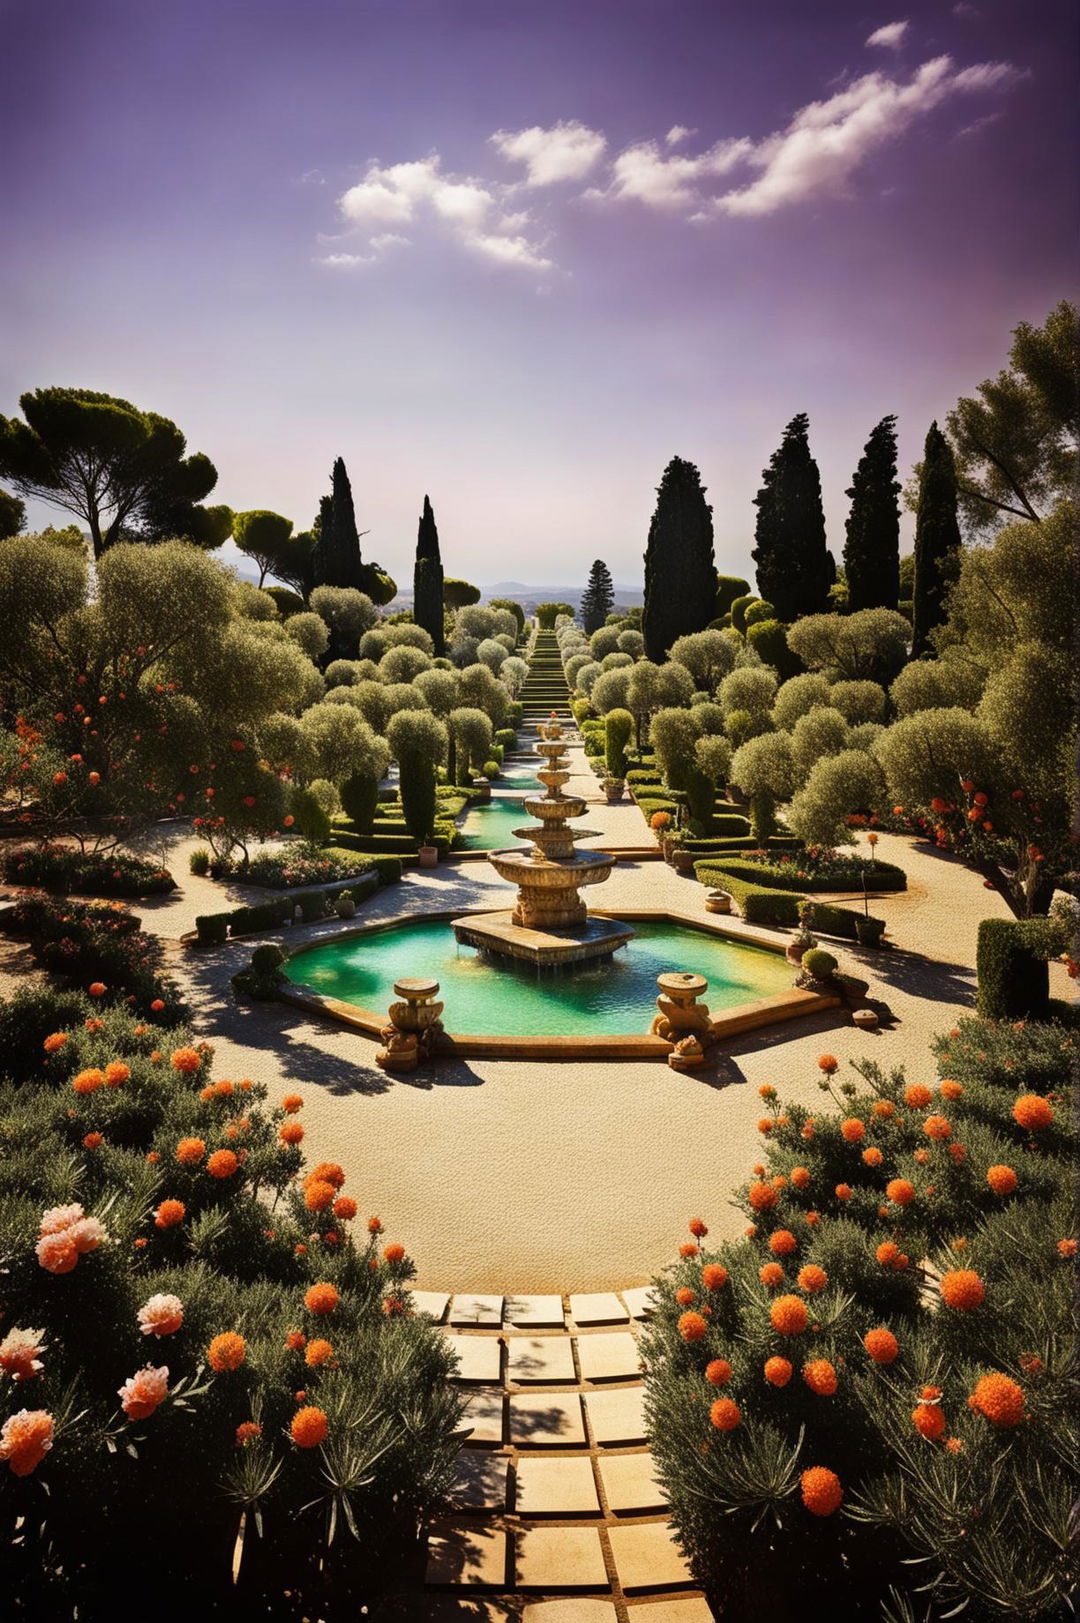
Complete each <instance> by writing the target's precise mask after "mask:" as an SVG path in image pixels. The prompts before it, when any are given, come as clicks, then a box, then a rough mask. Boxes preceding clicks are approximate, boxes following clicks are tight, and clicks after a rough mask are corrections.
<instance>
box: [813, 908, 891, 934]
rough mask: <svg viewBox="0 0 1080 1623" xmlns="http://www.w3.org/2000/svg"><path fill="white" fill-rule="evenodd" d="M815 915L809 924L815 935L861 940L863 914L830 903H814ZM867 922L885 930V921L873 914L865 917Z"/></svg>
mask: <svg viewBox="0 0 1080 1623" xmlns="http://www.w3.org/2000/svg"><path fill="white" fill-rule="evenodd" d="M812 906H813V909H814V911H813V915H812V917H811V918H810V919H809V921H808V923H807V928H808V929H809V930H811V931H813V933H814V934H815V935H817V934H820V935H838V936H843V938H844V939H845V940H846V941H857V940H858V939H859V927H858V920H859V919H861V918H863V917H864V915H863V914H862V913H856V912H853V910H852V909H851V908H850V907H833V906H832V905H831V904H830V903H829V902H814V903H813V904H812ZM865 917H866V918H867V922H868V923H869V924H871V925H876V926H877V927H878V929H879V931H880V930H884V928H885V920H884V919H876V918H875V917H874V915H873V914H872V913H870V914H868V915H865Z"/></svg>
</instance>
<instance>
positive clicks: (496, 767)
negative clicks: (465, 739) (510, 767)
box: [484, 761, 502, 780]
mask: <svg viewBox="0 0 1080 1623" xmlns="http://www.w3.org/2000/svg"><path fill="white" fill-rule="evenodd" d="M501 771H502V767H501V765H500V763H499V762H498V761H485V762H484V776H485V778H488V779H489V780H490V779H491V778H497V777H498V776H499V773H500V772H501Z"/></svg>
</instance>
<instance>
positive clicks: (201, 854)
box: [188, 845, 210, 879]
mask: <svg viewBox="0 0 1080 1623" xmlns="http://www.w3.org/2000/svg"><path fill="white" fill-rule="evenodd" d="M188 869H189V870H190V872H191V873H193V874H195V875H196V877H197V878H199V879H201V878H202V877H203V876H204V875H205V874H208V873H209V872H210V852H209V851H208V850H207V849H206V846H205V845H200V846H198V847H197V848H196V849H195V850H194V851H192V853H191V855H190V856H189V857H188Z"/></svg>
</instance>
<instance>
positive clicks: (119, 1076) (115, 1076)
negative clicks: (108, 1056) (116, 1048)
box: [105, 1059, 131, 1088]
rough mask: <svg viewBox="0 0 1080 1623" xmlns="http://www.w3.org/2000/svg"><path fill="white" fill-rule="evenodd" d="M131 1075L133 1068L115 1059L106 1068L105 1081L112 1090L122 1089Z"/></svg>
mask: <svg viewBox="0 0 1080 1623" xmlns="http://www.w3.org/2000/svg"><path fill="white" fill-rule="evenodd" d="M130 1075H131V1066H130V1065H125V1064H124V1063H123V1061H122V1060H118V1059H114V1060H112V1061H110V1063H109V1064H108V1065H106V1067H105V1081H106V1083H107V1084H108V1086H109V1087H110V1088H119V1087H121V1086H122V1085H123V1084H124V1083H125V1082H126V1081H127V1080H128V1078H129V1077H130Z"/></svg>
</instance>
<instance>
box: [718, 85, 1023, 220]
mask: <svg viewBox="0 0 1080 1623" xmlns="http://www.w3.org/2000/svg"><path fill="white" fill-rule="evenodd" d="M1015 77H1016V70H1015V69H1014V68H1012V67H1010V66H1009V64H1008V63H1005V62H982V63H979V64H977V65H976V66H975V67H971V68H964V69H962V70H961V71H960V72H956V71H955V70H954V68H953V63H952V59H951V58H950V57H947V56H939V57H936V58H934V60H933V61H930V62H924V63H923V65H922V67H920V68H919V69H917V71H916V72H915V73H914V74H913V75H912V77H911V79H910V80H909V81H908V82H907V83H906V84H904V83H901V82H899V81H897V80H893V79H889V78H887V77H886V76H885V75H884V74H880V73H868V74H864V75H863V77H862V78H860V79H856V80H854V81H853V82H852V83H851V84H850V85H848V86H846V87H845V88H844V89H843V90H841V91H838V92H837V94H836V95H835V96H831V97H829V99H828V100H827V101H820V102H811V103H810V104H809V105H808V106H806V107H803V108H801V109H800V110H799V112H797V113H796V114H795V116H794V118H793V119H792V121H791V123H790V124H789V125H788V126H787V128H786V129H785V130H782V131H780V132H778V133H777V134H776V135H772V136H769V137H768V138H767V139H766V140H764V141H761V142H759V143H758V144H757V146H756V147H755V149H754V152H753V154H752V156H751V159H750V162H751V163H752V164H753V166H754V167H756V168H759V169H760V170H761V171H762V173H761V175H760V177H759V178H758V179H757V180H754V181H752V182H751V184H750V185H749V186H744V187H742V188H740V189H739V190H736V191H731V192H728V193H726V194H725V195H724V196H722V197H718V198H716V199H715V201H714V203H713V207H714V209H715V210H716V211H718V212H721V213H724V214H743V215H763V214H772V213H775V211H776V210H777V209H780V208H784V207H785V206H787V205H788V204H792V203H801V202H805V201H806V200H807V199H809V198H813V197H819V196H830V195H831V196H836V195H837V194H839V193H842V192H843V190H844V189H845V187H846V186H847V183H848V182H849V180H850V179H851V176H852V175H853V174H854V172H855V170H856V169H857V168H858V167H859V165H860V164H862V163H863V162H864V161H865V160H866V158H868V157H869V156H870V154H871V153H872V152H874V151H876V150H877V149H878V148H879V147H881V146H884V145H886V144H887V143H888V142H890V141H895V140H896V139H897V138H898V137H899V136H901V135H902V134H903V133H904V132H905V130H907V129H908V128H909V126H910V125H911V124H912V123H913V122H914V121H915V120H916V119H918V118H920V117H922V116H924V115H925V114H927V113H929V112H930V111H932V109H933V108H935V107H937V106H939V105H940V104H941V103H942V102H943V101H945V100H946V99H947V98H949V97H950V96H954V95H957V94H966V93H970V92H973V91H978V90H989V89H993V88H996V87H998V86H1000V85H1002V84H1005V83H1008V82H1009V81H1010V80H1012V79H1014V78H1015Z"/></svg>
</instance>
